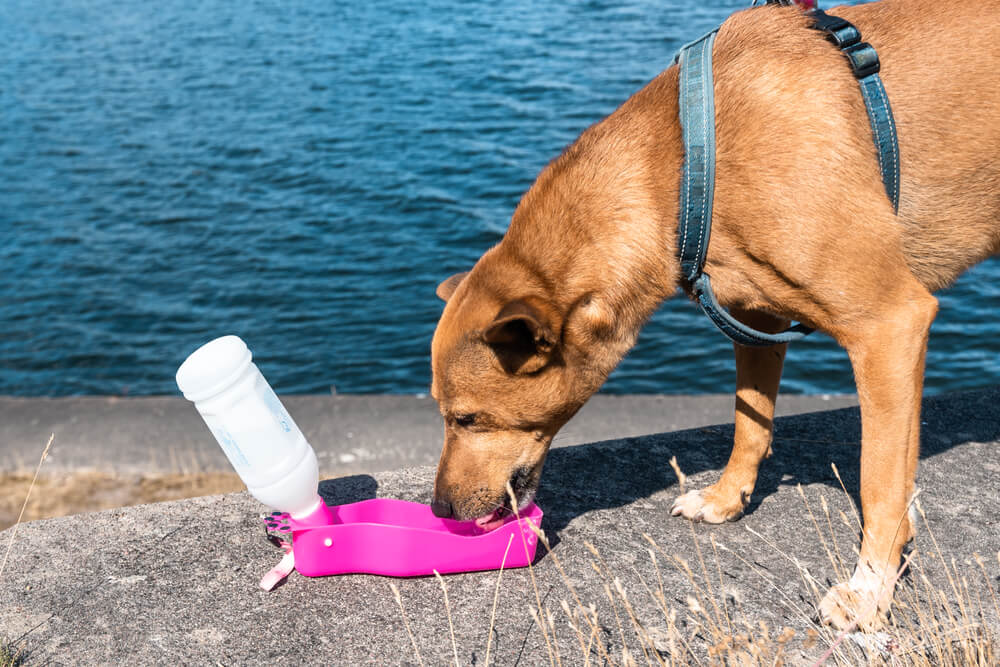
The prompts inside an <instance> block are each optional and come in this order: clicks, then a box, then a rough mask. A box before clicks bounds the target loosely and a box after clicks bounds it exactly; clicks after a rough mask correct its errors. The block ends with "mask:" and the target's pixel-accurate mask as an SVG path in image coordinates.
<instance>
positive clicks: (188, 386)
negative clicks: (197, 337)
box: [177, 336, 330, 523]
mask: <svg viewBox="0 0 1000 667" xmlns="http://www.w3.org/2000/svg"><path fill="white" fill-rule="evenodd" d="M251 359H252V356H251V354H250V350H249V349H248V348H247V346H246V343H244V342H243V341H242V340H241V339H240V338H239V337H238V336H223V337H221V338H216V339H215V340H213V341H211V342H208V343H206V344H204V345H202V346H201V347H199V348H198V349H197V350H195V351H194V352H193V353H192V354H191V356H189V357H188V358H187V359H186V360H185V361H184V363H183V364H181V367H180V368H179V369H178V370H177V386H178V387H180V390H181V392H182V393H183V394H184V397H185V398H187V399H188V400H189V401H192V402H194V404H195V407H196V408H197V409H198V412H199V413H201V416H202V418H203V419H204V420H205V423H206V424H208V428H209V429H210V430H211V431H212V434H213V435H215V439H216V440H218V441H219V444H220V445H221V446H222V450H223V451H224V452H225V453H226V456H227V457H228V458H229V462H230V463H232V464H233V468H235V469H236V472H237V473H238V474H239V476H240V478H241V479H242V480H243V482H244V483H245V484H246V485H247V489H248V490H249V491H250V493H251V494H252V495H253V497H254V498H256V499H257V500H259V501H260V502H262V503H264V504H265V505H268V506H269V507H273V508H275V509H277V510H281V511H283V512H288V513H289V514H290V515H291V516H292V518H293V519H296V520H298V521H305V522H309V523H329V521H328V519H329V516H330V515H329V510H328V509H327V507H326V505H325V504H324V503H323V500H322V498H320V497H319V494H318V492H317V487H318V485H319V466H318V464H317V463H316V453H315V452H314V451H313V448H312V447H311V446H310V445H309V443H308V442H307V441H306V439H305V436H304V435H302V431H300V430H299V427H298V426H296V425H295V422H294V421H293V420H292V418H291V416H290V415H289V414H288V411H287V410H285V407H284V406H283V405H282V404H281V401H279V400H278V396H277V395H276V394H275V393H274V390H273V389H271V386H270V385H269V384H268V383H267V380H265V379H264V376H263V375H261V373H260V371H259V370H258V369H257V366H256V365H255V364H254V363H253V362H252V361H251Z"/></svg>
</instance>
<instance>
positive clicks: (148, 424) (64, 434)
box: [0, 395, 857, 477]
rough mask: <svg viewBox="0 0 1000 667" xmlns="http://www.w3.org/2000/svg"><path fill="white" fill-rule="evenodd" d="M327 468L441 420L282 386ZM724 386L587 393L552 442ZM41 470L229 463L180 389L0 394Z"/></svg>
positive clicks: (3, 410) (595, 432)
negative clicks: (45, 452) (44, 456)
mask: <svg viewBox="0 0 1000 667" xmlns="http://www.w3.org/2000/svg"><path fill="white" fill-rule="evenodd" d="M281 400H282V401H283V402H284V403H285V406H286V407H287V408H288V411H289V413H290V414H291V415H292V417H293V418H294V419H295V422H296V423H297V424H298V425H299V428H301V429H302V432H303V433H304V434H305V436H306V438H307V439H308V440H309V442H310V443H311V444H312V446H313V448H314V449H315V450H316V456H317V458H318V459H319V462H320V468H321V471H322V472H323V473H324V474H325V475H328V476H331V477H340V476H343V475H351V474H359V473H375V472H382V471H384V470H398V469H400V468H409V467H414V466H421V465H434V464H435V463H437V460H438V456H439V455H440V454H441V442H442V436H443V428H442V422H441V417H440V416H439V414H438V411H437V404H436V403H435V402H434V401H433V399H430V398H427V397H419V396H282V397H281ZM856 404H857V399H856V398H855V397H853V396H794V395H793V396H782V398H781V400H780V401H779V403H778V414H796V413H800V412H810V411H813V410H821V409H829V408H839V407H845V406H849V405H856ZM732 412H733V397H732V396H728V395H726V396H722V395H716V396H608V395H598V396H595V397H594V398H593V399H591V401H590V402H589V403H587V405H585V406H584V408H583V410H581V411H580V413H579V414H578V415H577V416H576V417H574V418H573V420H572V421H571V422H570V423H569V424H567V425H566V426H565V427H564V428H563V430H562V432H561V433H560V434H559V437H558V439H557V440H556V443H555V446H556V447H567V446H571V445H578V444H581V443H585V442H595V441H598V440H607V439H611V438H623V437H631V436H636V435H645V434H648V433H661V432H664V431H676V430H679V429H682V428H692V427H695V426H707V425H709V424H717V423H719V422H726V421H731V420H732ZM52 433H54V434H55V436H56V437H55V441H54V443H53V445H52V449H51V451H50V452H49V458H48V460H47V461H46V463H45V469H46V471H48V472H50V473H53V472H68V471H76V470H80V469H91V470H98V471H102V472H115V473H125V474H136V473H138V474H141V473H189V472H202V471H213V472H214V471H223V472H225V471H229V470H231V468H230V465H229V462H228V461H227V460H226V457H225V455H223V453H222V449H221V448H220V447H218V446H217V445H216V444H215V440H214V439H213V438H212V435H211V434H210V433H209V431H208V429H207V428H206V427H205V424H204V423H203V422H202V421H201V418H200V417H199V416H198V413H197V412H196V411H195V409H194V406H193V405H191V403H189V402H188V401H186V400H184V399H183V398H180V397H172V396H150V397H136V398H123V397H116V396H73V397H66V398H16V397H0V469H3V470H6V471H19V470H34V468H35V465H36V464H37V463H38V457H39V456H40V455H41V452H42V449H43V448H44V446H45V443H46V441H47V440H48V438H49V435H50V434H52Z"/></svg>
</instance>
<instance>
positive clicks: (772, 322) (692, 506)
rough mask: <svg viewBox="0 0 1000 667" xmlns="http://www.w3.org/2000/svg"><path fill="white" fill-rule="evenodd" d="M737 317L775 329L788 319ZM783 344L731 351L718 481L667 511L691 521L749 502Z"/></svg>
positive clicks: (723, 516)
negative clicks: (729, 410)
mask: <svg viewBox="0 0 1000 667" xmlns="http://www.w3.org/2000/svg"><path fill="white" fill-rule="evenodd" d="M733 314H734V315H735V316H736V317H737V319H739V320H740V321H741V322H744V323H745V324H748V325H750V326H752V327H754V328H755V329H758V330H762V331H767V332H772V333H773V332H777V331H781V330H782V329H784V328H785V327H786V326H787V325H788V322H787V321H785V320H781V319H779V318H776V317H774V316H771V315H768V314H766V313H759V312H746V311H739V310H734V311H733ZM787 347H788V346H787V345H774V346H772V347H744V346H742V345H733V348H734V350H735V354H736V415H735V435H734V439H733V452H732V454H730V456H729V463H727V464H726V469H725V470H724V471H723V472H722V477H721V478H720V479H719V481H718V482H716V483H715V484H712V485H711V486H709V487H706V488H704V489H698V490H696V491H689V492H688V493H685V494H684V495H682V496H681V497H679V498H678V499H677V500H676V501H675V502H674V506H673V509H672V510H671V514H673V515H674V516H680V515H683V516H685V517H687V518H688V519H692V520H694V521H706V522H708V523H721V522H723V521H736V520H737V519H739V518H740V517H742V516H743V510H744V509H745V508H746V506H747V504H748V503H749V502H750V494H751V493H753V489H754V485H755V484H756V483H757V470H758V468H759V467H760V462H761V461H762V460H763V459H764V458H765V457H768V456H770V455H771V436H772V432H773V424H774V401H775V398H776V397H777V395H778V384H779V383H780V382H781V368H782V365H783V363H784V360H785V349H786V348H787Z"/></svg>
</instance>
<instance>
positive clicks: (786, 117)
mask: <svg viewBox="0 0 1000 667" xmlns="http://www.w3.org/2000/svg"><path fill="white" fill-rule="evenodd" d="M828 11H829V12H830V13H832V14H836V15H839V16H843V17H844V18H846V19H848V20H849V21H851V22H853V23H854V24H855V25H857V26H858V27H859V28H860V30H861V32H862V34H863V35H864V37H865V39H866V40H867V41H869V42H870V43H871V44H872V45H873V46H875V48H876V49H877V51H878V53H879V55H880V57H881V61H882V74H881V75H882V78H883V81H884V83H885V88H886V91H887V92H888V95H889V97H890V100H891V103H892V109H893V112H894V114H895V119H896V124H897V128H898V137H899V146H900V152H901V174H902V180H901V189H900V190H901V193H900V206H899V213H898V216H897V215H895V214H894V213H893V210H892V207H891V204H890V203H889V200H888V198H887V197H886V194H885V191H884V189H883V186H882V181H881V178H880V175H879V170H878V163H877V160H876V156H875V151H874V148H873V145H872V136H871V129H870V127H869V124H868V118H867V115H866V112H865V108H864V104H863V101H862V97H861V94H860V91H859V88H858V84H857V82H856V81H855V80H854V78H853V76H852V75H851V73H850V70H849V68H848V65H847V62H846V60H845V59H844V56H843V55H842V54H840V53H839V51H838V50H837V49H836V48H835V47H834V46H833V45H831V44H830V43H829V42H827V41H826V40H825V38H824V37H823V35H822V34H821V33H819V32H817V31H814V30H810V29H808V27H807V19H806V18H805V17H804V16H802V14H801V13H800V12H799V10H797V9H796V8H780V7H775V6H767V7H763V8H755V9H750V10H746V11H743V12H739V13H737V14H734V15H733V16H732V17H731V18H729V19H728V20H727V21H726V22H725V23H724V24H723V26H722V29H721V30H720V32H719V34H718V38H717V40H716V45H715V64H714V73H715V100H716V128H717V176H716V190H715V213H714V218H713V227H712V237H711V244H710V247H709V249H708V259H707V263H706V272H707V273H708V274H709V275H711V276H712V283H713V285H714V287H715V290H716V294H717V296H718V298H719V300H720V302H722V304H723V305H725V306H727V307H729V308H732V309H733V312H734V313H736V314H737V316H738V317H741V318H742V319H745V320H747V321H753V322H754V323H755V324H756V325H757V326H761V327H764V328H770V329H778V328H780V327H781V326H783V324H784V322H786V321H787V320H790V319H795V320H799V321H802V322H805V323H807V324H809V325H812V326H814V327H816V328H817V329H819V330H820V331H823V332H826V333H827V334H829V335H830V336H832V337H833V338H834V339H836V340H837V341H838V342H839V343H840V344H841V345H842V346H843V347H844V348H845V349H846V350H847V352H848V354H849V356H850V359H851V362H852V364H853V366H854V371H855V377H856V381H857V386H858V395H859V400H860V403H861V410H862V417H863V448H862V456H861V459H862V461H861V478H862V489H861V500H862V510H863V513H864V519H865V526H866V535H865V538H864V540H863V544H862V547H861V564H862V566H863V567H864V568H866V569H865V571H866V572H867V571H873V572H875V574H873V575H872V576H873V577H875V576H877V577H882V578H885V573H886V572H888V571H890V570H893V569H894V568H895V567H896V566H897V565H898V563H899V558H900V550H901V548H902V546H903V544H904V542H905V541H906V540H907V539H909V537H910V536H911V535H912V532H913V526H911V525H910V524H909V520H908V519H907V518H906V506H907V501H908V499H909V498H910V495H911V493H912V490H913V480H914V476H915V474H916V466H917V456H918V450H919V442H918V439H919V419H920V412H919V410H920V395H921V390H922V382H923V364H924V355H925V350H926V343H927V334H928V328H929V326H930V323H931V321H932V320H933V318H934V315H935V313H936V310H937V302H936V300H935V298H934V297H933V296H932V295H931V292H933V291H934V290H936V289H939V288H941V287H944V286H946V285H948V284H950V283H951V282H952V281H954V280H955V279H956V277H957V276H958V275H960V274H961V273H962V272H963V271H965V270H966V269H967V268H968V267H969V266H971V265H973V264H975V263H976V262H978V261H981V260H982V259H984V258H986V257H988V256H990V255H992V254H996V253H997V252H998V251H1000V167H998V164H997V158H998V157H1000V117H998V109H1000V85H997V84H998V78H997V76H998V75H997V72H998V71H1000V47H998V46H997V45H998V44H1000V21H998V20H997V18H996V7H995V5H994V4H993V3H990V2H952V3H943V2H938V1H937V0H883V1H882V2H878V3H873V4H865V5H860V6H856V7H844V8H834V9H830V10H828ZM664 55H665V58H666V57H667V54H664ZM682 157H683V156H682V146H681V140H680V129H679V126H678V118H677V71H676V68H674V67H671V68H669V69H667V70H666V71H664V72H663V73H662V74H660V75H659V76H657V77H656V78H655V79H654V80H653V81H651V82H650V83H649V84H648V85H647V86H646V87H644V88H643V89H642V90H640V91H639V92H637V93H636V94H635V95H634V96H632V97H631V98H630V99H629V100H628V101H626V102H625V103H624V104H623V105H622V106H621V107H620V108H619V109H618V110H617V111H615V112H614V113H613V114H612V115H611V116H609V117H608V118H606V119H605V120H603V121H601V122H600V123H597V124H596V125H594V126H592V127H591V128H589V129H587V130H586V131H585V132H584V133H583V134H582V135H581V136H580V138H579V139H578V140H577V141H576V142H575V143H574V144H573V145H572V146H570V147H569V148H568V149H567V150H566V151H565V152H564V153H563V155H561V156H559V157H558V158H556V159H555V160H554V161H553V162H552V163H551V164H550V165H549V166H547V167H546V168H545V169H544V170H543V171H542V173H541V174H540V175H539V176H538V179H537V180H536V182H535V184H534V185H533V186H532V187H531V189H530V190H529V191H528V192H527V193H526V194H525V195H524V197H523V199H522V200H521V202H520V204H519V205H518V207H517V210H516V211H515V212H514V215H513V218H512V220H511V223H510V227H509V229H508V231H507V233H506V235H505V236H504V238H503V240H502V241H501V242H500V243H499V244H498V245H497V246H496V247H494V248H492V249H491V250H489V251H488V252H487V253H486V254H484V255H483V257H482V258H481V259H480V260H479V261H478V262H477V263H476V265H475V267H474V268H473V269H472V271H471V272H470V273H469V274H468V275H467V276H464V279H462V277H458V278H455V279H454V280H451V281H448V282H446V283H445V284H442V286H441V288H440V289H439V294H441V296H443V297H444V298H446V299H447V304H446V306H445V309H444V312H443V314H442V316H441V321H440V323H439V325H438V328H437V331H436V333H435V335H434V340H433V343H432V366H433V385H432V393H433V395H434V397H435V398H436V399H437V400H438V402H439V404H440V407H441V411H442V414H443V415H445V418H446V434H445V445H444V450H443V452H442V455H441V461H440V465H439V468H438V475H437V480H436V485H435V495H436V496H437V497H438V498H439V499H443V500H446V501H448V502H450V503H451V504H452V506H453V508H454V511H455V513H456V515H457V516H459V517H461V518H469V517H473V516H479V515H481V514H484V513H487V512H489V511H490V510H492V509H493V508H494V507H496V506H497V505H498V504H499V503H501V502H502V501H503V498H504V495H505V493H504V485H505V484H506V482H507V480H509V479H510V478H511V476H512V475H513V474H514V472H515V471H517V470H518V469H524V468H530V470H531V471H533V474H534V476H535V477H533V479H532V481H533V482H535V481H537V474H538V473H539V472H540V470H541V465H542V462H543V461H544V457H545V453H546V451H547V449H548V446H549V444H550V442H551V439H552V437H553V435H554V434H555V433H556V431H557V430H558V429H559V428H560V427H561V426H562V425H563V424H564V423H565V422H566V421H567V420H568V419H569V418H570V417H571V416H572V415H573V414H574V413H575V412H576V411H577V409H579V407H580V406H581V405H582V404H583V403H584V402H585V401H586V400H587V398H589V396H590V395H591V394H592V393H593V392H594V391H596V390H597V389H598V388H599V387H600V386H601V384H602V383H603V382H604V380H605V379H606V378H607V376H608V374H609V373H610V372H611V370H613V369H614V367H615V366H616V364H617V363H618V362H619V361H620V360H621V358H622V357H623V356H624V354H625V353H626V352H627V351H628V349H629V348H630V347H631V346H632V345H633V344H634V342H635V340H636V337H637V335H638V332H639V329H640V328H641V326H642V325H643V323H644V322H645V321H646V319H647V318H648V317H649V316H650V314H651V313H652V312H653V311H654V309H655V308H656V307H657V305H658V304H659V303H660V302H661V301H662V300H663V299H665V298H667V297H669V296H671V295H673V294H674V292H675V291H676V289H677V286H678V263H677V259H676V241H675V238H676V233H677V227H676V225H677V222H676V221H677V214H678V211H677V193H678V186H679V174H680V167H681V162H682ZM519 299H521V300H524V299H527V300H530V302H531V303H533V304H535V308H534V310H533V311H532V312H533V313H534V314H533V315H532V318H534V320H537V322H536V323H542V324H539V326H543V325H544V326H546V327H550V328H551V329H552V330H553V331H555V332H557V337H558V344H557V345H556V347H555V349H554V350H551V351H549V352H546V353H545V355H544V357H539V358H536V359H535V361H536V362H538V363H535V364H534V366H532V367H538V366H540V370H537V371H536V372H531V373H525V372H511V371H510V364H509V363H504V362H505V360H504V359H503V358H502V355H503V354H505V352H504V351H503V350H502V349H498V348H497V347H496V346H495V345H491V344H490V343H489V342H488V341H486V340H485V339H484V333H483V332H484V331H486V330H488V329H489V328H490V326H491V323H493V321H494V319H495V318H496V317H497V315H498V313H500V311H501V310H502V309H503V308H504V307H505V305H507V304H509V303H510V302H511V301H513V300H519ZM529 342H530V341H529ZM679 344H683V341H679ZM783 356H784V349H783V348H782V347H779V348H771V349H765V350H749V349H742V348H738V349H737V375H738V377H737V385H738V387H737V402H736V415H735V422H736V437H735V443H734V450H733V455H732V458H731V460H730V462H729V464H728V465H727V467H726V470H725V471H724V473H723V475H722V478H721V479H720V480H719V482H718V483H716V484H713V485H712V486H710V487H708V488H707V489H703V490H700V491H699V492H698V494H697V495H696V496H685V497H684V498H682V499H679V501H678V502H679V505H678V507H677V509H676V510H675V511H677V513H679V514H683V515H684V516H687V517H689V518H694V519H698V520H705V521H722V520H725V519H727V518H737V517H738V515H739V514H740V513H741V512H742V510H743V508H744V505H745V503H746V500H747V499H748V498H749V494H750V493H751V492H752V491H753V488H754V484H755V481H756V477H757V469H758V465H759V463H760V461H761V459H762V458H763V457H764V456H766V455H767V453H768V452H769V451H770V444H771V427H772V418H773V411H774V397H775V394H776V393H777V387H778V382H779V379H780V374H781V364H782V359H783ZM508 361H509V360H508ZM462 414H476V415H481V422H480V423H478V424H476V425H474V426H473V427H470V428H467V427H463V426H459V425H457V424H456V422H455V421H454V418H455V416H456V415H462ZM532 486H533V484H529V485H527V486H526V487H525V490H524V491H523V493H522V496H521V497H520V498H519V501H521V502H524V501H526V499H527V497H528V496H529V495H530V492H531V487H532ZM554 502H557V500H554ZM869 578H871V577H869ZM851 585H852V584H851V583H850V582H848V583H846V584H841V586H840V587H838V588H836V589H834V590H833V591H831V593H830V595H828V597H827V599H826V600H824V605H823V606H822V607H821V612H822V614H823V615H824V618H825V620H827V621H829V622H831V623H834V624H835V625H840V626H844V625H846V624H847V623H848V622H849V620H848V619H850V617H851V615H852V614H853V613H855V612H856V611H857V609H855V608H853V606H855V605H856V603H852V602H844V600H847V599H849V598H851V596H850V595H841V592H843V590H844V587H845V586H846V587H848V588H849V587H850V586H851ZM852 592H853V593H858V591H853V590H852ZM859 595H860V599H862V600H863V599H865V595H867V593H865V594H859ZM855 597H858V596H855ZM869 597H871V596H869ZM879 606H880V607H882V608H884V605H882V604H881V601H880V604H879Z"/></svg>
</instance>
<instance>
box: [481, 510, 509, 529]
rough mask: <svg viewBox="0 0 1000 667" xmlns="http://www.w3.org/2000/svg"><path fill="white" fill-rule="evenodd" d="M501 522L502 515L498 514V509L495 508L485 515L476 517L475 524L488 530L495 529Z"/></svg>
mask: <svg viewBox="0 0 1000 667" xmlns="http://www.w3.org/2000/svg"><path fill="white" fill-rule="evenodd" d="M502 523H503V516H502V515H501V514H500V510H499V509H495V510H493V511H492V512H490V513H489V514H487V515H486V516H481V517H479V518H478V519H476V525H477V526H479V527H480V528H482V529H483V530H485V531H486V532H489V531H491V530H496V529H497V528H499V527H500V525H501V524H502Z"/></svg>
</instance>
